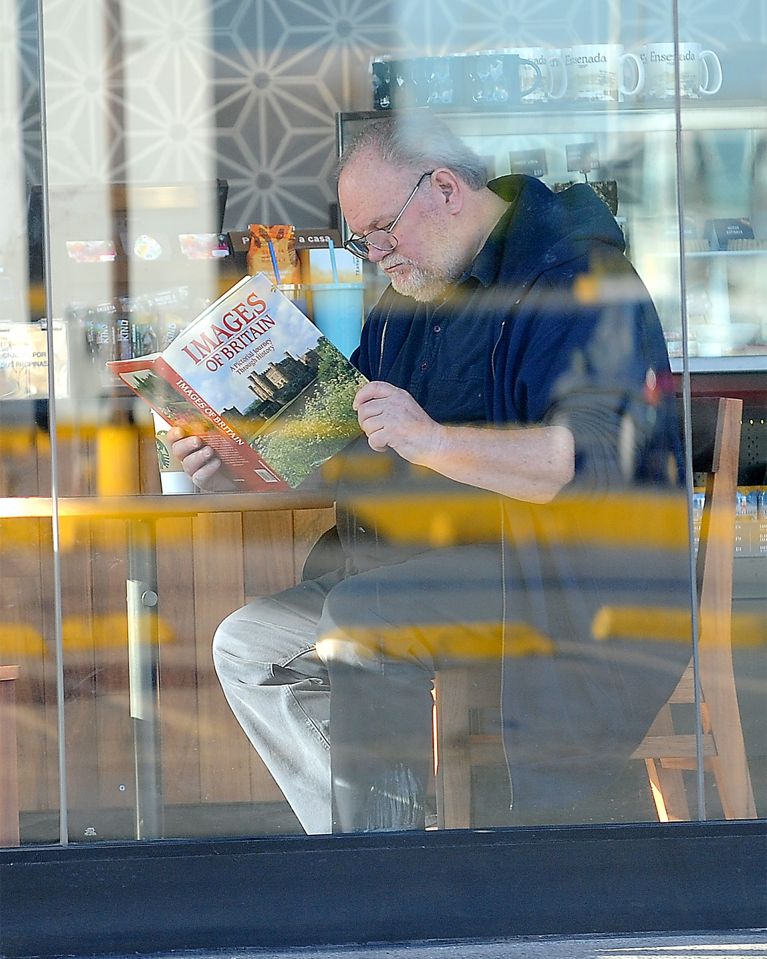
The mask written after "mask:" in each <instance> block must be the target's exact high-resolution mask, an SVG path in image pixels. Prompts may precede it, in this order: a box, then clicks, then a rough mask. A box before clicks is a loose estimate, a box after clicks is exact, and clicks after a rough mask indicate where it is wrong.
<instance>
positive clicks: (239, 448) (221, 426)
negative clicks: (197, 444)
mask: <svg viewBox="0 0 767 959" xmlns="http://www.w3.org/2000/svg"><path fill="white" fill-rule="evenodd" d="M153 369H154V371H155V372H156V373H157V375H158V376H162V378H163V379H164V380H166V381H167V382H168V383H169V384H170V385H171V386H172V387H173V389H174V390H175V391H176V392H177V393H178V394H179V396H181V397H182V398H183V399H184V400H185V401H186V403H189V404H191V405H192V406H193V407H194V408H195V410H196V412H197V413H199V415H201V416H203V417H204V418H205V419H206V420H207V421H208V422H209V423H210V424H211V425H212V426H213V427H214V428H215V431H216V432H210V433H206V434H205V442H206V443H207V444H208V446H210V447H211V448H212V449H213V450H215V452H216V453H217V454H218V456H219V458H220V459H221V462H222V463H223V464H224V466H225V468H226V470H227V472H228V473H229V474H230V475H231V476H232V478H233V479H235V480H240V481H241V482H242V483H243V485H244V486H245V488H247V489H251V490H258V491H261V492H264V491H271V492H275V491H280V490H287V489H290V486H289V484H288V483H287V482H286V481H285V479H284V477H282V476H280V474H279V473H277V472H276V471H275V470H273V469H272V468H271V466H269V465H268V464H267V463H266V462H265V461H264V460H263V459H262V457H261V456H259V454H258V453H257V452H256V451H255V450H254V449H253V448H252V447H251V446H250V444H249V443H248V442H247V441H246V440H245V439H244V438H243V437H242V436H240V434H239V433H238V432H237V430H235V429H234V428H233V427H232V426H231V424H230V423H228V422H227V421H226V420H225V419H224V418H223V417H222V416H220V415H219V413H218V412H217V411H216V410H215V409H213V407H212V406H211V405H210V404H209V403H207V402H206V400H205V398H204V397H202V396H200V394H199V393H198V392H197V390H196V389H195V388H194V387H193V386H191V385H190V384H189V383H187V381H186V380H185V379H184V378H183V376H181V375H180V374H179V373H178V372H177V371H176V370H175V369H174V368H173V367H172V366H171V365H170V364H169V363H168V362H166V360H164V359H163V358H162V357H157V359H156V360H155V361H154V363H153ZM174 425H179V426H181V427H184V425H185V424H184V423H182V422H180V421H179V422H178V424H174Z"/></svg>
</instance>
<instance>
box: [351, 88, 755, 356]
mask: <svg viewBox="0 0 767 959" xmlns="http://www.w3.org/2000/svg"><path fill="white" fill-rule="evenodd" d="M422 109H426V108H422ZM429 109H431V108H429ZM440 113H441V115H442V116H443V118H444V119H445V120H446V122H447V123H449V125H450V126H451V127H452V128H453V129H454V130H455V131H456V132H457V133H458V134H459V135H460V136H461V137H462V138H463V139H464V140H465V141H466V142H467V143H468V144H469V145H470V146H472V147H473V148H474V149H475V150H476V151H477V153H479V154H480V156H482V157H484V158H485V159H486V163H487V170H488V176H489V177H494V176H501V175H503V174H506V173H510V172H514V173H531V174H532V175H535V176H539V177H540V179H542V180H543V181H544V182H545V183H546V184H547V185H549V186H550V187H552V188H553V189H562V188H563V187H565V186H566V185H568V184H569V183H572V182H577V181H581V182H582V181H586V182H589V183H591V184H592V185H593V186H594V188H595V189H596V190H597V192H601V194H602V195H603V197H605V198H606V199H607V201H608V203H609V204H610V205H611V208H612V210H613V212H614V213H615V215H616V219H617V221H618V223H619V225H620V226H621V228H622V229H623V231H624V235H625V237H626V244H627V252H628V255H629V257H630V259H631V260H632V262H633V263H634V265H635V267H636V269H637V270H638V272H639V274H640V275H641V277H642V279H643V280H644V281H645V283H646V285H647V287H648V289H649V290H650V293H651V295H652V297H653V299H654V301H655V303H656V306H657V308H658V311H659V313H660V315H661V320H662V322H663V327H664V330H665V332H666V337H667V342H668V347H669V354H670V356H671V361H672V368H673V369H674V370H675V371H676V372H679V371H681V370H682V368H683V353H684V349H683V347H684V342H683V341H684V337H683V329H685V326H684V325H683V317H682V309H681V304H682V302H683V301H684V303H685V306H686V311H685V312H686V317H685V323H686V331H687V337H686V339H687V352H688V357H689V368H690V370H691V371H692V372H724V371H728V372H757V371H764V370H767V317H765V316H764V311H763V309H762V304H763V303H764V302H765V300H767V217H765V213H764V211H763V209H762V208H763V207H764V206H765V203H767V199H766V198H765V196H764V186H763V182H764V181H765V179H767V151H766V150H765V145H766V144H767V108H765V106H764V104H761V105H760V106H758V107H754V106H753V105H748V106H743V105H738V104H724V103H719V102H717V103H715V104H714V105H712V104H711V103H710V102H705V103H703V102H697V101H690V102H689V104H687V105H685V106H684V109H683V111H682V112H681V113H677V112H675V111H674V109H672V108H670V107H662V106H659V107H644V106H633V105H630V104H627V103H616V104H614V109H605V108H604V104H601V105H598V107H595V108H593V109H589V108H588V107H586V106H582V105H579V104H573V103H568V105H567V108H566V109H563V108H559V107H557V106H556V102H555V101H549V102H548V103H545V104H542V105H541V106H540V107H538V108H532V107H531V106H525V108H524V109H517V110H516V111H514V112H500V111H498V112H495V111H481V112H479V111H474V112H469V111H461V110H458V109H450V110H445V111H440ZM390 114H391V111H384V110H379V111H369V112H355V113H340V114H339V115H338V118H337V137H338V148H339V151H342V150H343V149H344V147H345V146H346V144H347V143H349V141H350V140H351V139H352V138H353V137H354V135H355V133H356V132H357V131H359V130H360V129H361V127H362V126H364V125H365V124H366V123H369V122H370V121H372V120H374V119H376V118H378V117H381V116H386V115H390ZM677 132H679V133H680V136H679V137H677ZM677 170H680V175H679V176H678V175H677ZM371 282H373V283H374V282H375V281H374V280H373V279H372V278H371ZM683 290H684V297H683V294H682V291H683Z"/></svg>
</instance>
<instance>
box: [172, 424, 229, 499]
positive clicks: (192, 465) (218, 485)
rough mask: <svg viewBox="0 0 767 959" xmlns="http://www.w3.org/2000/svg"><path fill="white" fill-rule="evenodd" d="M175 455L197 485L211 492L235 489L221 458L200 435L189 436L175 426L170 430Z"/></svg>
mask: <svg viewBox="0 0 767 959" xmlns="http://www.w3.org/2000/svg"><path fill="white" fill-rule="evenodd" d="M168 440H169V441H170V443H171V449H172V450H173V455H174V456H176V457H177V458H178V459H179V460H181V465H182V466H183V467H184V472H185V473H186V474H187V476H191V477H192V479H193V480H194V483H195V486H198V487H199V488H200V489H201V490H205V491H206V492H209V493H223V492H227V491H230V490H233V489H235V488H236V487H235V484H234V483H233V482H232V480H231V479H229V477H228V476H227V475H226V473H225V471H224V468H223V466H222V464H221V460H220V459H219V458H218V456H217V455H216V453H215V452H214V450H212V449H211V448H210V446H208V445H207V443H205V441H204V440H203V439H201V437H199V436H187V435H186V433H184V431H183V430H182V429H181V428H180V427H178V426H174V427H173V429H171V430H169V431H168Z"/></svg>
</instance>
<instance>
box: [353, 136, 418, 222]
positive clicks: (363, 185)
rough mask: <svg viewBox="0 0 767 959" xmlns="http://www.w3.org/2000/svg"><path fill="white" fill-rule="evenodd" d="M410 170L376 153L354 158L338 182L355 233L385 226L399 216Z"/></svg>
mask: <svg viewBox="0 0 767 959" xmlns="http://www.w3.org/2000/svg"><path fill="white" fill-rule="evenodd" d="M405 179H406V171H404V170H402V169H401V168H400V167H396V166H394V164H392V163H388V162H387V161H385V160H382V159H381V158H380V157H379V156H376V155H374V154H372V153H365V154H361V155H359V156H356V157H354V158H353V159H352V160H350V161H349V164H348V165H347V166H346V167H345V168H344V171H343V172H342V174H341V177H340V179H339V182H338V197H339V200H340V202H341V209H342V210H343V214H344V217H345V218H346V222H347V223H348V224H349V226H351V228H352V229H353V230H354V231H355V232H365V231H366V230H369V229H372V228H374V227H376V226H383V225H385V223H388V222H390V221H391V219H392V217H394V216H396V214H397V211H398V209H399V206H401V204H402V200H401V199H400V193H401V192H402V190H403V183H405Z"/></svg>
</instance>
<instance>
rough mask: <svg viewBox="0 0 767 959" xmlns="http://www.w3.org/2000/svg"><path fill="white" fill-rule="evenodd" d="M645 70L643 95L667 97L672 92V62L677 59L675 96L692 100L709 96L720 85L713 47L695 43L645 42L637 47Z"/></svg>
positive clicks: (657, 97) (719, 67)
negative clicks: (706, 48) (676, 45)
mask: <svg viewBox="0 0 767 959" xmlns="http://www.w3.org/2000/svg"><path fill="white" fill-rule="evenodd" d="M640 57H641V59H642V62H643V65H644V70H645V87H644V90H645V96H646V97H647V98H648V99H654V100H668V99H671V98H673V97H674V96H675V95H676V85H675V76H674V72H675V71H674V62H675V60H676V59H677V57H678V61H679V96H680V97H683V98H685V99H692V100H695V99H697V98H698V97H700V96H712V95H713V94H714V93H718V92H719V90H720V89H721V86H722V64H721V62H720V60H719V57H718V56H717V55H716V53H714V51H713V50H704V49H703V47H702V46H701V44H699V43H680V44H679V48H678V52H677V53H676V55H675V51H674V44H673V43H646V44H645V45H644V47H643V48H642V50H641V53H640Z"/></svg>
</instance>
